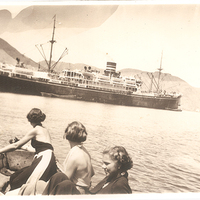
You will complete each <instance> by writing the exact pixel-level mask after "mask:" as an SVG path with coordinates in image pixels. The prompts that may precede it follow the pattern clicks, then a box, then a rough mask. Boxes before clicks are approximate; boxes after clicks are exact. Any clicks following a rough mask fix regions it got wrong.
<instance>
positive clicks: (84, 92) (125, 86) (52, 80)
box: [0, 18, 181, 110]
mask: <svg viewBox="0 0 200 200" xmlns="http://www.w3.org/2000/svg"><path fill="white" fill-rule="evenodd" d="M54 30H55V18H54V25H53V34H52V39H51V41H50V43H51V50H50V60H49V61H47V60H46V59H45V58H46V57H45V56H44V55H43V54H42V52H43V51H40V53H41V54H42V55H43V57H44V59H45V61H46V63H47V65H48V71H46V72H44V71H36V70H35V71H34V70H30V69H26V68H24V67H23V66H20V65H16V66H12V65H6V64H1V65H0V91H1V92H11V93H20V94H29V95H40V96H48V97H59V98H66V99H74V100H83V101H90V102H99V103H109V104H115V105H125V106H138V107H146V108H156V109H168V110H180V109H179V106H180V100H181V95H179V94H176V93H173V94H168V93H166V92H165V93H161V92H160V91H159V87H158V88H157V92H154V93H152V92H151V93H142V92H141V90H140V89H141V85H142V81H141V80H137V79H135V78H134V77H122V76H121V74H120V72H117V71H116V63H115V62H107V64H106V70H105V71H104V74H101V73H100V72H99V71H97V70H92V69H91V68H90V67H84V69H83V70H69V69H66V70H63V71H62V72H61V73H60V74H57V73H54V72H53V69H54V68H55V66H56V64H57V62H55V63H54V64H53V65H52V60H51V59H52V51H53V44H54V42H55V40H54ZM66 51H67V49H65V51H64V53H63V55H64V54H65V53H66ZM60 59H61V57H60ZM60 59H59V60H60ZM161 70H162V69H161V67H160V68H159V76H160V74H161Z"/></svg>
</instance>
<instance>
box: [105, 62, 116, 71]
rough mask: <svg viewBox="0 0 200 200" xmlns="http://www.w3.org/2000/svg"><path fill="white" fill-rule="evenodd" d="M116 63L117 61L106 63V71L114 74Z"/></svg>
mask: <svg viewBox="0 0 200 200" xmlns="http://www.w3.org/2000/svg"><path fill="white" fill-rule="evenodd" d="M116 65H117V64H116V63H115V62H107V65H106V72H107V73H110V74H113V73H115V72H116Z"/></svg>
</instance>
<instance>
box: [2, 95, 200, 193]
mask: <svg viewBox="0 0 200 200" xmlns="http://www.w3.org/2000/svg"><path fill="white" fill-rule="evenodd" d="M34 107H36V108H40V109H41V110H42V111H43V112H44V113H45V114H46V120H45V121H44V122H43V125H44V126H45V127H46V128H47V129H48V130H49V132H50V134H51V138H52V143H53V146H54V149H55V155H56V158H57V159H58V160H59V162H60V163H62V162H63V161H64V159H65V157H66V155H67V153H68V151H69V149H70V147H69V143H68V142H67V140H64V139H63V134H64V131H65V128H66V127H67V125H68V123H70V122H72V121H80V122H81V123H83V124H84V125H85V127H86V129H87V132H88V137H87V141H86V142H85V143H84V145H85V147H86V148H87V150H88V151H89V153H90V154H91V157H92V163H93V166H94V169H95V175H94V177H93V178H92V185H93V186H94V185H95V184H97V183H98V182H99V181H100V180H101V179H102V178H103V177H104V176H105V175H104V171H103V169H102V168H101V165H102V161H101V159H102V151H103V150H104V149H105V148H106V147H107V146H113V145H121V146H124V147H125V148H126V149H127V151H128V152H129V154H130V156H131V157H132V160H133V163H134V165H133V168H132V169H131V170H129V171H128V172H129V184H130V186H131V188H132V191H133V193H139V194H140V193H180V192H181V193H183V192H192V193H193V192H194V193H198V192H200V113H195V112H188V111H182V112H175V111H167V110H157V109H148V108H139V107H129V106H117V105H109V104H101V103H90V102H84V101H75V100H67V99H59V98H48V97H39V96H29V95H19V94H10V93H0V138H1V139H0V148H1V147H3V146H5V145H6V144H8V141H9V139H11V138H14V137H15V136H16V137H18V138H21V137H23V135H25V134H26V132H27V131H29V130H31V128H32V127H31V125H30V123H28V121H27V119H26V115H27V113H28V112H29V111H30V110H31V109H32V108H34Z"/></svg>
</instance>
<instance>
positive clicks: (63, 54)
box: [52, 48, 68, 70]
mask: <svg viewBox="0 0 200 200" xmlns="http://www.w3.org/2000/svg"><path fill="white" fill-rule="evenodd" d="M67 53H68V49H67V48H66V49H65V50H64V51H63V53H62V55H61V56H60V58H59V59H58V60H57V61H56V62H55V63H54V64H53V65H52V70H53V69H54V68H55V67H56V65H57V63H58V62H59V61H60V60H61V59H62V58H63V57H64V56H65V55H67Z"/></svg>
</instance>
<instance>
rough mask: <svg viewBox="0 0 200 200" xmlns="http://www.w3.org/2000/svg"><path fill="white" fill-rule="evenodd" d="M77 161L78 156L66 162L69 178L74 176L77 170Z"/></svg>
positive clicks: (65, 169)
mask: <svg viewBox="0 0 200 200" xmlns="http://www.w3.org/2000/svg"><path fill="white" fill-rule="evenodd" d="M76 169H77V163H76V158H72V157H71V158H70V159H68V160H67V162H66V163H64V173H65V174H66V175H67V177H68V178H69V179H71V178H72V177H73V174H74V173H75V172H76Z"/></svg>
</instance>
